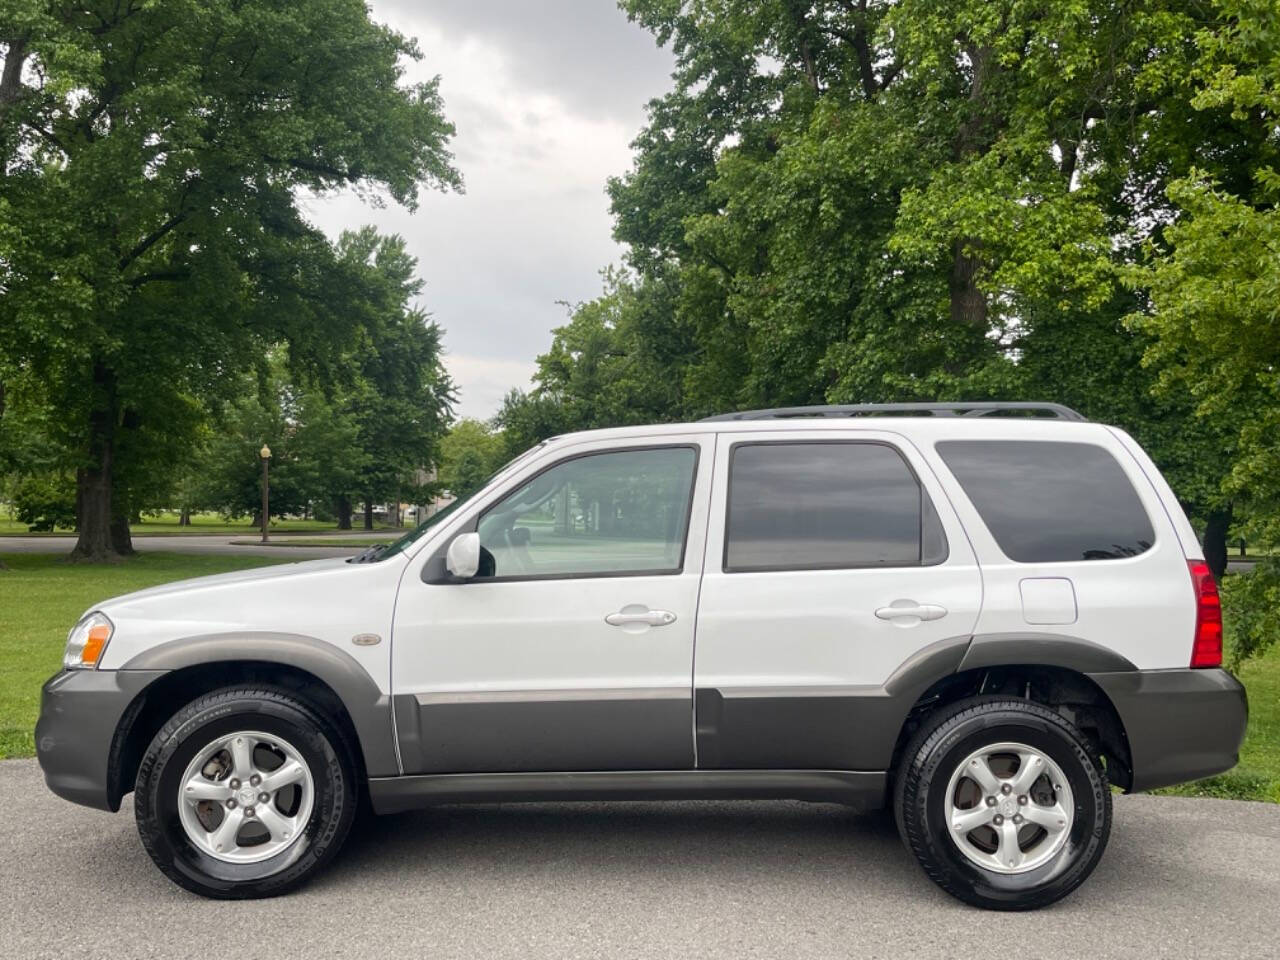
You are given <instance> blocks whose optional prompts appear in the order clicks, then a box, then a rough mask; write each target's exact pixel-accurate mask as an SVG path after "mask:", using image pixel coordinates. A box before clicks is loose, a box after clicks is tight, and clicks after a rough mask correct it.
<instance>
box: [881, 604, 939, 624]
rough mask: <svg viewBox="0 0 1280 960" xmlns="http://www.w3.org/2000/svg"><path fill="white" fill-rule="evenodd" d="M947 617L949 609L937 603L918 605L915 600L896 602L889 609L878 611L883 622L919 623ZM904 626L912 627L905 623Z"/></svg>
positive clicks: (882, 608) (884, 608) (883, 608)
mask: <svg viewBox="0 0 1280 960" xmlns="http://www.w3.org/2000/svg"><path fill="white" fill-rule="evenodd" d="M946 615H947V608H946V607H940V606H938V605H937V604H936V603H916V602H915V601H914V600H895V601H893V603H891V604H889V606H887V607H881V608H880V609H879V610H877V611H876V616H877V617H879V618H880V619H881V620H897V621H900V622H903V621H906V620H908V619H910V620H913V621H916V622H919V621H921V620H941V619H942V618H943V617H945V616H946ZM902 625H903V626H910V624H907V623H905V622H903V623H902Z"/></svg>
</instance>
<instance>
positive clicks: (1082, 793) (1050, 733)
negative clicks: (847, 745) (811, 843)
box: [894, 697, 1111, 910]
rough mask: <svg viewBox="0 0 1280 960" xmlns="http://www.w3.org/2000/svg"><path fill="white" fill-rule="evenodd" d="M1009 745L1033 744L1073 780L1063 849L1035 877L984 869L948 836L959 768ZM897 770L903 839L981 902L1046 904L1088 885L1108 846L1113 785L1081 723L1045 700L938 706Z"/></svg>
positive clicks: (953, 889) (962, 896)
mask: <svg viewBox="0 0 1280 960" xmlns="http://www.w3.org/2000/svg"><path fill="white" fill-rule="evenodd" d="M1005 741H1012V742H1016V743H1024V744H1027V745H1028V746H1030V747H1032V748H1034V749H1036V750H1038V751H1041V752H1042V753H1043V754H1044V755H1046V756H1048V757H1049V758H1050V759H1051V760H1053V761H1054V762H1055V763H1057V765H1058V766H1059V767H1060V768H1061V770H1062V772H1063V773H1064V775H1065V776H1066V777H1067V780H1068V782H1069V785H1070V788H1071V795H1072V805H1073V807H1074V813H1075V819H1074V821H1073V822H1072V824H1071V828H1070V831H1069V835H1068V837H1067V840H1066V842H1065V844H1064V845H1063V847H1062V848H1061V850H1059V851H1058V853H1057V854H1056V855H1055V856H1053V857H1052V858H1051V859H1049V860H1048V861H1047V862H1046V863H1044V864H1042V865H1040V866H1038V867H1036V868H1035V869H1034V870H1031V871H1029V872H1026V873H1017V874H1001V873H997V872H995V871H993V870H989V869H984V868H983V867H981V866H979V865H978V864H976V863H974V862H973V861H971V860H970V859H969V858H967V857H966V856H965V855H964V854H963V853H962V852H961V850H960V847H959V846H958V844H957V841H955V840H954V839H953V838H952V836H951V834H950V832H949V830H948V816H947V814H946V811H947V810H948V808H949V800H950V798H948V797H947V796H946V794H947V789H948V786H949V784H950V782H951V776H952V774H953V773H954V772H955V770H956V768H957V766H958V765H959V764H961V763H963V762H964V760H965V758H966V757H968V756H969V755H970V754H971V753H972V752H973V751H975V750H978V749H981V748H982V747H983V746H987V745H991V744H998V743H1002V742H1005ZM897 773H898V775H897V778H896V784H895V790H894V794H895V796H894V812H895V814H896V816H897V819H898V830H899V832H900V834H901V835H902V840H903V842H904V843H905V844H906V846H907V848H908V849H909V850H910V851H911V852H912V853H913V854H915V856H916V859H917V860H918V861H919V862H920V866H921V867H923V868H924V871H925V873H926V874H928V876H929V878H930V879H932V880H933V881H934V882H935V883H936V884H938V886H940V887H942V889H943V890H945V891H947V893H949V894H951V895H952V896H953V897H956V898H957V899H959V900H963V901H964V902H965V903H968V904H972V905H973V906H977V907H983V908H986V909H990V910H1033V909H1036V908H1038V907H1043V906H1047V905H1049V904H1051V903H1054V902H1056V901H1058V900H1061V899H1062V898H1063V897H1065V896H1067V894H1069V893H1071V891H1073V890H1075V888H1076V887H1078V886H1080V884H1081V883H1083V882H1084V881H1085V879H1086V878H1087V877H1088V876H1089V874H1090V873H1092V872H1093V868H1094V867H1095V866H1097V863H1098V860H1099V859H1101V857H1102V853H1103V850H1105V849H1106V846H1107V839H1108V837H1109V836H1110V833H1111V787H1110V784H1109V783H1108V782H1107V776H1106V773H1105V771H1104V770H1103V768H1102V764H1101V763H1100V762H1099V760H1098V757H1097V755H1096V753H1095V752H1094V750H1093V748H1092V747H1091V746H1090V745H1089V742H1088V741H1087V740H1086V739H1085V738H1084V736H1083V735H1082V734H1081V733H1080V731H1079V730H1077V729H1076V728H1075V726H1074V725H1072V724H1071V723H1070V722H1069V721H1068V720H1067V719H1065V718H1064V717H1063V716H1062V715H1061V714H1059V713H1056V712H1055V711H1053V710H1050V709H1048V708H1047V707H1044V706H1041V705H1040V704H1037V703H1033V702H1031V701H1028V700H1009V699H1004V698H994V697H975V698H972V699H969V700H963V701H961V702H959V703H956V704H952V705H950V706H948V707H946V708H944V709H942V710H939V711H938V713H936V714H935V715H933V716H930V717H928V718H927V719H926V720H925V722H924V723H923V724H922V725H921V727H920V729H919V730H918V731H917V732H916V734H915V736H914V737H912V739H911V741H910V743H908V745H907V748H906V750H905V751H904V752H903V756H902V760H901V763H900V765H899V767H898V771H897ZM1046 852H1047V851H1046Z"/></svg>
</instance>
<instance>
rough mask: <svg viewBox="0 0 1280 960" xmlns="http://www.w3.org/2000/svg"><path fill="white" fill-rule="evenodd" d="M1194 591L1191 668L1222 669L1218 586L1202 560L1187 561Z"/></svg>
mask: <svg viewBox="0 0 1280 960" xmlns="http://www.w3.org/2000/svg"><path fill="white" fill-rule="evenodd" d="M1187 566H1188V567H1190V568H1191V583H1192V585H1193V586H1194V587H1195V591H1196V638H1195V641H1194V642H1193V643H1192V644H1191V666H1193V667H1220V666H1222V601H1221V600H1219V599H1218V584H1217V583H1216V582H1215V581H1214V579H1213V574H1212V573H1210V572H1209V565H1208V564H1207V563H1205V562H1204V561H1203V560H1188V561H1187Z"/></svg>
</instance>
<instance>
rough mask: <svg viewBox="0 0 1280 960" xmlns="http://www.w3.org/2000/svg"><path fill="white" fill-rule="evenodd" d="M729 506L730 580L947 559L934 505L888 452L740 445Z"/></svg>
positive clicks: (864, 446) (732, 466)
mask: <svg viewBox="0 0 1280 960" xmlns="http://www.w3.org/2000/svg"><path fill="white" fill-rule="evenodd" d="M728 499H729V505H728V516H727V518H726V525H725V550H724V569H725V570H726V571H728V572H730V573H739V572H748V571H759V570H821V569H842V568H849V567H881V566H900V567H905V566H919V565H921V564H928V563H941V562H942V561H943V560H945V559H946V556H947V543H946V537H945V535H944V534H943V532H942V524H941V523H940V521H939V520H938V515H937V513H936V512H935V511H934V509H933V504H932V503H931V502H930V501H929V498H928V495H927V494H926V493H925V492H924V491H923V490H922V489H921V487H920V484H919V482H918V481H917V480H916V477H915V474H913V473H912V472H911V469H910V468H909V467H908V466H907V464H906V461H904V460H903V459H902V456H901V454H899V453H898V452H897V451H896V450H894V449H893V448H892V447H890V446H887V445H885V444H881V443H858V442H849V443H803V442H801V443H743V444H738V445H737V446H735V447H734V448H733V455H732V457H731V458H730V461H729V498H728Z"/></svg>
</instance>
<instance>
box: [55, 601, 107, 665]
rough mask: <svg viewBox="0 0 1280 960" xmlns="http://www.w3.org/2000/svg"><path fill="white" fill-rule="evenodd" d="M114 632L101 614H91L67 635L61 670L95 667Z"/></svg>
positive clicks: (105, 617) (104, 615)
mask: <svg viewBox="0 0 1280 960" xmlns="http://www.w3.org/2000/svg"><path fill="white" fill-rule="evenodd" d="M114 630H115V626H114V625H113V624H112V623H111V621H110V620H108V619H107V616H106V614H103V613H91V614H89V615H88V616H87V617H85V618H84V619H83V620H81V621H80V622H79V623H77V624H76V625H75V626H74V627H72V628H71V633H69V634H68V635H67V652H66V654H65V655H63V657H62V667H63V669H64V670H92V669H93V668H94V667H96V666H97V665H98V661H99V660H101V659H102V651H104V650H106V649H107V641H108V640H110V639H111V634H112V632H113V631H114Z"/></svg>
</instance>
